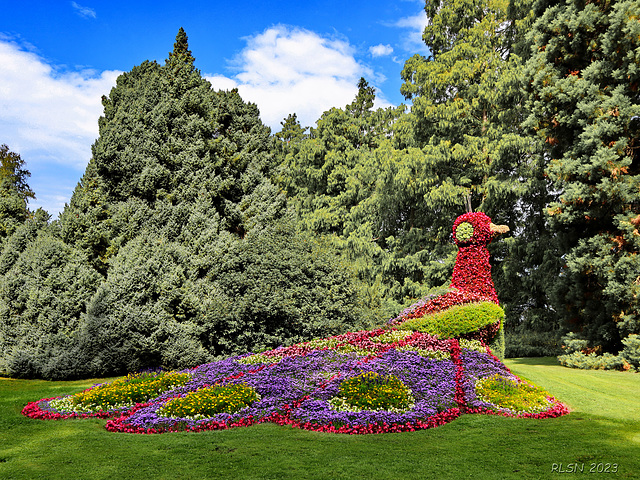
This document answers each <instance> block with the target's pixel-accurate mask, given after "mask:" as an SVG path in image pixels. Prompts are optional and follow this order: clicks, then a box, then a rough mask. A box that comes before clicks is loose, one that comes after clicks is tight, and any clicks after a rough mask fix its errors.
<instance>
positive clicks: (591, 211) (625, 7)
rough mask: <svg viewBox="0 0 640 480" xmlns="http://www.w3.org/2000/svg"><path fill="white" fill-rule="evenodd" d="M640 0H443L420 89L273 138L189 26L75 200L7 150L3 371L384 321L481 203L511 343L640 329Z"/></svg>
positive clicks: (136, 83)
mask: <svg viewBox="0 0 640 480" xmlns="http://www.w3.org/2000/svg"><path fill="white" fill-rule="evenodd" d="M639 3H640V2H638V1H619V2H595V3H589V4H584V3H581V2H549V1H538V2H535V3H534V4H531V3H530V2H529V3H527V2H523V1H519V0H518V1H512V2H509V1H506V0H505V1H502V0H499V1H487V0H451V1H447V2H438V1H436V2H431V1H428V2H427V3H426V6H425V8H426V11H427V15H428V18H429V19H430V21H429V24H428V26H427V27H426V29H425V32H424V36H423V38H424V40H425V42H426V44H427V46H428V47H429V50H430V52H431V54H430V56H428V57H423V56H419V55H416V56H413V57H411V58H410V59H408V60H407V61H406V63H405V66H404V68H403V70H402V73H401V74H402V78H403V80H404V84H403V86H402V93H403V94H404V95H405V97H406V98H407V99H408V100H410V101H411V107H410V108H409V107H406V106H399V107H396V108H388V109H374V108H373V105H374V100H375V91H374V89H373V88H372V87H371V86H369V84H368V83H367V81H366V80H364V79H361V81H360V82H359V84H358V94H357V96H356V97H355V99H354V101H353V102H352V103H350V104H349V105H346V106H345V107H344V108H333V109H331V110H329V111H327V112H325V113H324V114H323V115H322V116H321V118H320V119H318V121H317V123H316V125H315V127H313V128H304V127H303V126H301V125H300V124H299V122H298V121H297V118H296V116H295V114H291V115H290V116H289V117H288V118H286V119H285V120H284V121H283V122H282V130H281V131H280V132H278V133H276V134H275V135H271V134H270V131H269V129H268V128H266V127H265V126H264V125H263V124H262V123H261V122H260V120H259V112H258V110H257V108H256V106H255V105H252V104H247V103H245V102H243V101H242V99H241V98H240V96H239V95H238V93H237V91H230V92H222V91H214V90H213V89H212V88H211V85H210V84H209V83H208V82H207V81H206V80H205V79H203V78H202V76H201V75H200V72H199V71H198V70H197V69H196V68H195V67H194V58H193V56H192V54H191V52H190V51H189V49H188V43H187V37H186V34H185V33H184V31H183V30H182V29H181V30H180V32H179V33H178V36H177V38H176V43H175V45H174V49H173V51H172V52H171V53H170V54H169V58H168V59H167V60H166V62H165V64H164V65H159V64H157V63H155V62H144V63H143V64H142V65H140V66H137V67H134V68H133V69H132V70H131V72H128V73H126V74H124V75H122V76H121V77H119V79H118V82H117V85H116V87H115V88H114V89H112V91H111V93H110V94H109V96H108V97H103V105H104V116H103V117H101V118H100V120H99V126H100V136H99V138H98V140H97V141H96V143H95V144H94V145H93V147H92V153H93V155H92V158H91V160H90V163H89V165H88V167H87V170H86V172H85V174H84V176H83V178H82V179H81V181H80V183H79V184H78V186H77V188H76V190H75V192H74V194H73V197H72V199H71V202H70V203H69V204H68V205H67V206H66V208H65V210H64V211H63V213H62V214H61V215H60V217H59V219H57V220H55V221H50V219H49V218H48V215H47V214H46V213H45V212H43V211H41V210H40V211H37V212H29V211H28V208H27V200H28V198H31V197H32V196H33V192H31V190H30V189H29V188H28V185H27V184H26V181H25V178H26V177H27V176H28V172H27V171H26V170H25V169H24V165H23V162H22V160H21V159H20V158H19V157H17V156H16V155H15V154H12V153H11V152H10V151H8V149H6V148H5V150H3V151H2V166H3V167H2V170H1V171H0V173H1V175H2V178H1V182H2V183H1V184H0V187H1V190H0V217H1V223H0V238H1V240H0V241H1V242H2V252H1V253H0V352H1V354H0V371H4V372H6V373H8V374H11V375H14V376H29V377H44V378H72V377H79V376H89V375H107V374H118V373H124V372H126V371H133V370H138V369H141V368H147V367H156V366H164V367H170V368H180V367H186V366H193V365H196V364H198V363H202V362H205V361H207V360H209V359H212V358H215V357H216V356H221V355H228V354H233V353H241V352H244V351H249V350H252V351H256V350H260V349H264V348H271V347H275V346H277V345H279V344H286V343H292V342H297V341H301V340H304V339H308V338H311V337H314V336H319V335H328V334H332V333H339V332H342V331H345V330H349V329H354V328H361V327H365V326H370V325H375V324H381V323H383V322H384V320H385V319H387V318H390V317H392V316H394V315H395V314H396V313H397V312H398V311H399V309H401V308H402V307H404V306H406V305H407V304H408V303H410V302H412V301H414V300H415V299H417V298H420V297H422V296H424V295H425V294H427V293H429V292H431V291H434V290H437V289H439V288H441V287H442V286H446V285H447V284H448V283H449V280H450V277H451V272H452V269H453V261H454V259H455V253H456V248H455V245H453V243H452V242H451V239H450V232H451V225H452V222H453V220H454V219H455V218H456V217H457V216H458V215H459V214H460V213H462V212H464V209H465V203H466V202H467V200H468V199H470V201H471V203H472V206H473V208H474V209H476V210H481V211H484V212H485V213H487V214H488V215H489V216H491V217H492V219H493V220H494V223H500V224H506V225H508V226H509V227H510V229H511V232H513V235H511V236H510V237H509V238H507V239H504V240H501V241H499V242H496V243H495V244H492V245H491V246H490V247H491V248H492V252H491V253H492V258H493V265H494V267H493V276H494V281H495V284H496V289H497V291H498V296H499V298H500V301H501V304H502V305H503V306H504V307H505V310H506V313H507V318H506V333H507V353H508V354H509V353H510V354H511V355H528V354H553V353H557V348H558V345H559V344H560V342H561V340H560V338H561V336H562V335H563V334H565V333H567V332H573V334H572V338H576V335H578V337H580V338H583V339H585V340H587V341H588V345H589V348H600V349H602V350H603V351H611V352H614V353H615V352H617V351H618V350H619V349H620V348H621V341H622V340H623V339H624V338H626V337H628V335H630V334H634V333H640V323H639V322H640V319H639V317H638V293H639V292H640V260H638V255H637V253H638V250H639V247H640V235H639V234H638V226H639V224H640V161H639V160H638V142H639V141H640V102H639V101H638V100H639V98H638V95H639V94H638V83H639V80H640V78H639V77H640V69H639V68H638V67H639V65H640V40H639V38H640V36H639V33H640V23H639V22H638V18H637V12H638V11H640V4H639Z"/></svg>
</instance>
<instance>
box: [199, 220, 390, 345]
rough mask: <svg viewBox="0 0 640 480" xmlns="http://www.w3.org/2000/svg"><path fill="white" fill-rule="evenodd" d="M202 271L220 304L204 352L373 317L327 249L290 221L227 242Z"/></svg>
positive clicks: (365, 322)
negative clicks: (206, 272) (212, 284)
mask: <svg viewBox="0 0 640 480" xmlns="http://www.w3.org/2000/svg"><path fill="white" fill-rule="evenodd" d="M285 245H286V248H283V247H284V246H285ZM209 275H210V276H211V278H212V279H215V280H214V281H215V286H216V291H217V292H220V293H219V295H220V297H219V299H218V301H219V302H220V304H221V305H227V307H226V308H219V310H218V311H214V312H212V313H214V314H215V317H216V319H215V322H216V325H215V329H214V330H212V331H211V332H210V336H211V342H212V345H211V349H212V351H213V352H215V353H216V354H217V355H226V354H239V353H243V352H247V351H261V350H264V349H266V348H274V347H277V346H279V345H282V344H293V343H297V342H301V341H305V340H310V339H312V338H315V337H325V336H328V335H331V334H337V333H344V332H345V331H347V330H357V329H360V328H362V327H366V326H370V324H371V322H372V321H373V320H374V319H376V320H377V319H378V317H376V316H375V315H374V312H369V311H368V310H367V309H366V308H365V307H364V306H363V303H365V302H364V299H363V296H362V292H361V290H359V289H358V287H357V285H358V282H357V281H356V279H355V278H353V275H352V274H351V273H350V272H349V270H348V269H347V268H346V267H345V266H344V265H342V264H341V262H340V260H339V259H338V257H337V256H336V255H335V253H334V252H332V251H331V249H330V248H329V247H328V246H322V245H319V244H318V243H317V242H316V240H314V238H313V236H312V235H310V234H308V233H304V232H296V231H295V228H294V225H293V223H291V222H287V221H281V222H278V223H276V224H274V225H272V226H268V227H263V228H261V229H255V230H253V231H252V232H250V233H248V234H247V236H246V237H245V238H244V239H242V240H241V241H235V242H233V243H229V244H228V247H227V248H225V249H221V250H220V253H219V254H218V255H217V257H216V262H215V266H214V267H213V268H212V270H211V271H210V274H209ZM372 316H373V317H374V318H371V317H372Z"/></svg>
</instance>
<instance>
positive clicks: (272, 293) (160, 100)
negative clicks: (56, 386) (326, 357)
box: [0, 29, 375, 378]
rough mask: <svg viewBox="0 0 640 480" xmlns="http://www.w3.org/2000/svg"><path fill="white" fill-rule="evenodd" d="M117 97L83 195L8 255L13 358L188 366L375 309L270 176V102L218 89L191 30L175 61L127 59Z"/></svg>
mask: <svg viewBox="0 0 640 480" xmlns="http://www.w3.org/2000/svg"><path fill="white" fill-rule="evenodd" d="M103 105H104V116H103V117H101V118H100V120H99V127H100V136H99V138H98V140H97V141H96V142H95V144H94V145H93V147H92V152H93V155H92V158H91V160H90V162H89V165H88V167H87V170H86V172H85V174H84V176H83V178H82V179H81V181H80V183H79V184H78V186H77V188H76V190H75V191H74V194H73V197H72V199H71V202H70V204H69V205H67V207H66V208H65V210H64V211H63V213H62V214H61V216H60V218H59V220H57V221H56V222H54V223H53V224H51V225H46V224H45V225H43V226H42V228H40V229H36V230H35V231H34V230H33V228H32V227H31V226H30V224H25V225H24V226H23V227H20V228H19V229H18V230H17V231H16V232H15V234H14V235H13V236H12V237H10V238H9V239H8V240H7V242H6V243H7V245H8V248H9V247H15V246H18V245H19V246H20V248H21V251H19V252H12V251H9V249H8V248H5V250H4V252H3V253H2V255H1V256H0V259H1V260H0V263H2V262H6V267H4V268H5V272H6V274H5V276H4V277H3V281H4V283H2V282H0V304H2V305H3V308H2V309H0V326H1V327H2V331H3V332H7V333H6V335H5V336H3V340H2V341H3V342H4V343H3V345H2V346H3V348H2V359H0V369H2V370H3V371H8V372H9V373H11V374H13V375H22V376H42V377H46V378H68V377H73V376H84V375H108V374H115V373H125V372H127V371H132V370H137V369H141V368H149V367H157V366H163V367H170V368H183V367H187V366H190V365H196V364H198V363H202V362H204V361H206V360H208V359H211V358H214V357H216V356H219V355H225V354H229V353H240V352H241V351H247V350H252V349H264V348H273V347H276V346H278V345H280V344H283V343H287V342H291V341H301V340H304V339H309V338H311V337H312V336H315V335H316V334H328V333H332V332H341V331H343V330H345V329H347V328H357V327H358V326H362V325H363V323H364V322H366V319H367V318H368V317H367V315H369V313H367V312H369V311H370V308H369V307H368V306H367V301H366V299H365V297H364V295H363V294H362V292H361V288H360V287H359V283H358V281H357V280H356V279H355V278H354V277H353V275H352V274H351V273H350V269H349V267H348V266H346V265H344V264H343V263H341V262H340V261H339V260H338V259H337V258H336V257H335V254H334V253H333V252H332V251H331V249H330V248H328V247H321V246H320V245H319V244H317V243H316V240H315V239H314V238H313V237H312V236H309V235H308V234H302V235H298V233H297V230H296V222H295V217H292V213H291V212H290V211H289V208H288V206H287V202H286V199H285V197H284V196H283V195H282V194H281V193H280V192H279V191H278V189H277V188H276V186H275V185H274V184H273V183H272V182H271V180H270V177H271V176H272V175H273V174H274V173H275V171H274V167H275V163H274V162H275V160H276V157H275V154H274V150H275V149H274V143H273V142H274V140H273V138H272V137H271V136H270V131H269V129H268V128H267V127H265V126H264V125H263V124H262V122H261V121H260V118H259V112H258V109H257V107H256V106H255V105H254V104H248V103H245V102H244V101H243V100H242V99H241V98H240V96H239V95H238V92H237V91H236V90H232V91H227V92H225V91H214V90H213V89H212V88H211V85H210V83H209V82H208V81H207V80H205V79H204V78H202V76H201V75H200V72H199V71H198V70H197V69H196V68H195V67H194V57H193V56H192V55H191V52H190V51H189V48H188V43H187V37H186V34H185V33H184V31H183V30H182V29H181V30H180V31H179V33H178V36H177V37H176V43H175V45H174V49H173V51H172V52H170V54H169V58H168V59H167V60H166V62H165V64H164V65H160V64H158V63H155V62H148V61H147V62H143V63H142V64H141V65H139V66H137V67H134V68H133V69H132V70H131V71H130V72H127V73H124V74H123V75H121V76H120V77H119V78H118V80H117V84H116V86H115V87H114V88H113V89H112V90H111V92H110V94H109V96H108V97H107V96H105V97H103ZM276 246H277V247H276ZM276 248H277V249H278V250H277V251H276ZM48 258H49V259H48ZM47 259H48V260H47ZM369 303H370V302H369ZM374 308H375V305H374ZM34 324H35V325H36V326H35V327H34V326H33V325H34Z"/></svg>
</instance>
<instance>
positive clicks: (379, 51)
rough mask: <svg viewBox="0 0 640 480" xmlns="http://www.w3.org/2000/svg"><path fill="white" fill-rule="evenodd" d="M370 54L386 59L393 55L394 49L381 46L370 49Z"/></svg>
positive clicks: (388, 46) (389, 46)
mask: <svg viewBox="0 0 640 480" xmlns="http://www.w3.org/2000/svg"><path fill="white" fill-rule="evenodd" d="M369 53H371V55H372V56H373V57H385V56H387V55H391V54H392V53H393V47H392V46H391V45H382V44H379V45H375V46H373V47H369Z"/></svg>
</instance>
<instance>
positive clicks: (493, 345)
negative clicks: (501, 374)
mask: <svg viewBox="0 0 640 480" xmlns="http://www.w3.org/2000/svg"><path fill="white" fill-rule="evenodd" d="M489 348H490V349H491V351H492V352H493V354H494V355H495V356H496V357H498V358H499V359H500V360H504V359H505V358H506V354H507V346H506V339H505V335H504V321H502V322H500V327H499V328H498V332H497V333H496V335H495V337H493V339H492V340H491V341H490V342H489Z"/></svg>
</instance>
